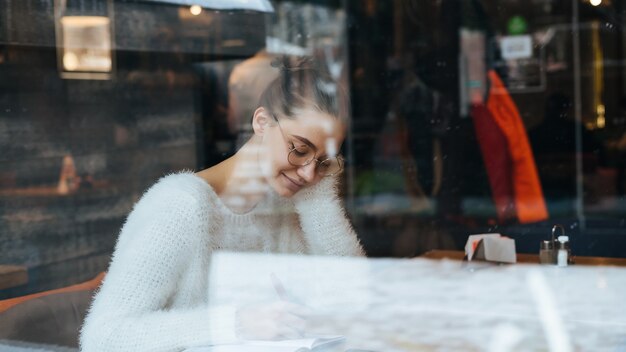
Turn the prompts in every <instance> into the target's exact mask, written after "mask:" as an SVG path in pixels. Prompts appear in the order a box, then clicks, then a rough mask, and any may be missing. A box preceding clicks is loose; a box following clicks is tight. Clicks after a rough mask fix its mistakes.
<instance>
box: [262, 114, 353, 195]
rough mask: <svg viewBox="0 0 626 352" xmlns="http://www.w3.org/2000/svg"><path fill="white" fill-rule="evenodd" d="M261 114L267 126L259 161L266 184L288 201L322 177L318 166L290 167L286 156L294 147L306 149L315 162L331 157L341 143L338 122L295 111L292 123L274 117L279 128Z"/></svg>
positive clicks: (330, 118) (328, 117) (323, 116)
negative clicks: (265, 119) (268, 124)
mask: <svg viewBox="0 0 626 352" xmlns="http://www.w3.org/2000/svg"><path fill="white" fill-rule="evenodd" d="M264 113H266V114H268V115H269V118H270V120H269V121H270V122H271V124H270V126H269V127H268V128H267V129H266V132H265V133H264V135H263V142H262V146H263V149H262V151H261V153H260V156H259V161H260V162H261V168H262V170H263V172H264V175H265V177H266V180H267V182H268V184H269V185H270V186H271V187H272V188H274V190H275V191H276V193H278V194H280V195H281V196H283V197H291V196H293V195H294V194H296V193H298V191H300V190H301V189H303V188H305V187H310V186H312V185H314V184H316V183H317V182H319V181H320V180H321V179H322V177H323V176H320V175H319V174H318V172H317V168H318V163H317V162H315V161H313V162H311V163H309V164H308V165H305V166H294V165H292V164H291V163H290V162H289V160H288V156H289V152H290V150H291V149H293V148H294V147H296V148H302V149H304V150H306V148H307V147H308V150H309V151H312V152H313V153H314V154H315V159H317V160H319V161H322V160H325V159H327V158H329V157H335V156H336V154H337V152H338V151H339V148H340V147H341V143H343V139H344V126H343V125H342V124H341V122H339V120H338V119H336V118H335V117H332V116H330V115H327V114H325V113H321V112H319V111H316V110H313V109H302V110H295V111H294V116H296V118H295V119H290V118H285V117H283V116H276V117H277V118H278V120H279V121H280V124H279V123H276V120H275V119H274V118H273V117H272V116H271V114H270V113H269V112H268V111H267V110H265V112H264ZM302 149H299V150H302ZM294 153H296V151H294ZM263 156H265V157H263Z"/></svg>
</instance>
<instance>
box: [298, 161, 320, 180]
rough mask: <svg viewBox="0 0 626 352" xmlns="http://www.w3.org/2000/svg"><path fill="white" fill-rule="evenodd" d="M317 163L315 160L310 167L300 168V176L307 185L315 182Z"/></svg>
mask: <svg viewBox="0 0 626 352" xmlns="http://www.w3.org/2000/svg"><path fill="white" fill-rule="evenodd" d="M316 169H317V162H316V161H315V160H313V161H312V162H310V163H309V164H308V165H304V166H300V167H299V168H298V172H297V174H298V176H300V177H302V178H303V179H304V180H305V181H306V182H307V183H311V182H313V180H314V179H315V176H316Z"/></svg>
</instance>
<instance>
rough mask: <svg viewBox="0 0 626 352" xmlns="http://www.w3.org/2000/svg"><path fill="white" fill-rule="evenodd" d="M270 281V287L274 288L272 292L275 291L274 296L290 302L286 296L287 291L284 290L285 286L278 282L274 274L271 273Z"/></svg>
mask: <svg viewBox="0 0 626 352" xmlns="http://www.w3.org/2000/svg"><path fill="white" fill-rule="evenodd" d="M270 279H271V280H272V285H273V286H274V290H275V291H276V294H278V297H279V298H280V299H282V300H284V301H291V299H290V298H289V295H288V294H287V290H285V286H283V284H282V282H280V280H278V277H277V276H276V274H274V273H271V274H270Z"/></svg>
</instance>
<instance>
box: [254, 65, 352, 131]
mask: <svg viewBox="0 0 626 352" xmlns="http://www.w3.org/2000/svg"><path fill="white" fill-rule="evenodd" d="M272 67H275V68H278V69H279V70H280V73H279V75H278V77H277V78H276V79H275V80H274V81H272V83H270V85H269V86H268V87H267V88H266V89H265V91H264V92H263V94H262V95H261V98H260V101H259V105H260V106H263V107H265V108H266V109H269V110H270V111H271V112H272V113H274V116H276V118H279V116H278V115H280V116H285V117H287V118H291V119H293V118H296V116H295V112H294V111H295V110H297V109H306V108H312V109H315V110H317V111H319V112H322V113H325V114H328V115H330V116H332V117H335V118H337V119H339V120H340V121H342V122H344V123H345V122H346V120H347V118H348V99H347V95H346V93H345V91H344V89H343V87H341V86H340V85H339V83H338V82H336V81H335V80H334V79H332V77H331V76H330V74H328V73H327V71H326V70H323V69H322V67H321V65H319V64H318V63H317V62H316V61H315V60H313V59H312V58H310V57H288V56H283V57H280V58H277V59H275V60H274V61H273V62H272Z"/></svg>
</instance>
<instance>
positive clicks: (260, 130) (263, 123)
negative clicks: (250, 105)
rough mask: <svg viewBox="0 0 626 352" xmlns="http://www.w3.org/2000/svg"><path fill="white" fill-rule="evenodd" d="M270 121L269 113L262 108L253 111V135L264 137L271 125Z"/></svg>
mask: <svg viewBox="0 0 626 352" xmlns="http://www.w3.org/2000/svg"><path fill="white" fill-rule="evenodd" d="M270 119H271V118H270V116H269V112H268V111H267V110H266V109H265V108H264V107H260V108H257V109H256V110H254V115H252V129H253V130H254V134H255V135H257V136H262V135H264V134H265V131H266V130H267V127H269V126H270V124H271V120H270Z"/></svg>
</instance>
